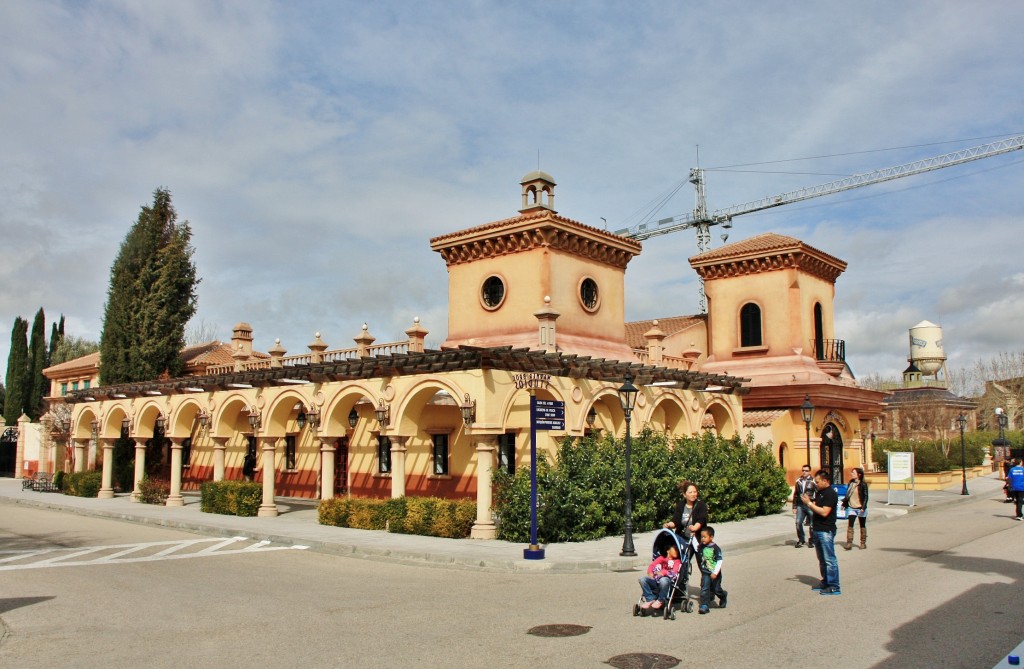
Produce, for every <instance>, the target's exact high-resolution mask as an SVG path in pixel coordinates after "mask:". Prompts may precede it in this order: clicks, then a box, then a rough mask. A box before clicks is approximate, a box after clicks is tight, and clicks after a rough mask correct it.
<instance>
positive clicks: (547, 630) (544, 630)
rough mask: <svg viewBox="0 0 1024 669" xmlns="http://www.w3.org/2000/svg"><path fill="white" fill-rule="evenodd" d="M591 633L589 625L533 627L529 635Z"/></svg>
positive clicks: (576, 634)
mask: <svg viewBox="0 0 1024 669" xmlns="http://www.w3.org/2000/svg"><path fill="white" fill-rule="evenodd" d="M589 631H590V627H589V626H588V625H537V626H536V627H531V628H530V629H529V631H527V634H532V635H534V636H579V635H581V634H586V633H587V632H589ZM666 666H668V665H666Z"/></svg>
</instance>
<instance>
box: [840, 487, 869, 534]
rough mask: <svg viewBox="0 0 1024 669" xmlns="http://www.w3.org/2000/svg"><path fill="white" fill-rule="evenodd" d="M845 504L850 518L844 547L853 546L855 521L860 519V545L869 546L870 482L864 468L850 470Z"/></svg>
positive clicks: (844, 499)
mask: <svg viewBox="0 0 1024 669" xmlns="http://www.w3.org/2000/svg"><path fill="white" fill-rule="evenodd" d="M843 506H844V507H846V517H847V518H848V519H849V520H848V524H847V526H846V543H845V544H843V548H845V549H846V550H850V549H852V548H853V521H854V520H855V519H857V518H859V519H860V547H861V548H867V547H868V527H867V525H868V483H867V481H865V480H864V470H863V469H861V468H860V467H854V468H853V469H852V470H851V471H850V483H849V484H848V485H847V486H846V497H844V498H843Z"/></svg>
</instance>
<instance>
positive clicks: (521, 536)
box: [494, 429, 790, 543]
mask: <svg viewBox="0 0 1024 669" xmlns="http://www.w3.org/2000/svg"><path fill="white" fill-rule="evenodd" d="M631 441H632V447H631V451H630V458H631V459H630V469H631V476H630V481H631V492H632V499H633V514H632V519H633V528H634V529H635V530H636V531H638V532H646V531H649V530H653V529H655V528H657V527H660V526H661V525H662V524H663V523H664V522H666V521H667V520H668V519H669V518H670V517H671V515H672V511H673V510H674V508H675V503H676V501H677V500H678V499H679V498H680V492H679V488H678V486H679V483H680V482H681V481H683V480H691V481H694V482H695V483H696V484H697V486H698V488H699V489H700V493H701V498H702V499H704V500H705V501H706V502H707V504H708V508H709V511H710V517H711V521H712V522H723V521H729V520H740V519H743V518H750V517H753V516H758V515H765V514H770V513H777V512H778V511H779V510H781V509H782V507H783V506H784V505H785V502H786V499H787V498H788V497H789V492H790V488H789V485H788V484H787V482H786V475H785V472H784V471H783V470H782V469H781V468H780V467H779V466H778V464H777V463H776V461H775V456H774V455H773V454H772V452H771V450H770V449H769V448H768V447H765V446H761V445H755V444H754V442H753V436H748V437H747V439H746V440H741V439H740V438H739V437H734V438H732V439H722V438H720V437H718V436H717V435H715V434H714V433H711V432H705V433H704V434H702V435H700V436H697V437H684V438H680V439H675V440H671V439H669V438H668V437H666V436H665V435H664V434H662V433H657V432H654V431H652V430H649V429H644V430H643V431H642V432H641V433H640V434H639V435H637V436H636V437H634V438H633V439H632V440H631ZM537 488H538V510H537V525H538V540H539V541H540V542H541V543H550V542H564V541H587V540H591V539H598V538H601V537H605V536H612V535H616V534H619V533H621V532H622V529H623V526H624V524H625V512H624V506H625V505H624V500H625V447H624V442H623V441H622V440H621V439H619V440H617V439H615V438H613V437H611V436H603V437H597V438H593V437H591V438H586V439H576V438H567V439H565V440H563V442H562V443H561V445H560V446H559V449H558V453H557V461H556V463H555V464H551V463H549V462H548V461H547V459H546V458H545V457H543V455H541V456H538V465H537ZM494 509H495V512H496V513H497V515H498V517H499V519H500V522H499V525H498V538H500V539H505V540H507V541H517V542H523V541H528V540H529V538H530V472H529V468H528V467H521V468H520V469H519V470H518V471H517V472H516V474H515V476H509V475H508V474H507V473H506V472H504V471H501V470H499V471H497V472H495V475H494Z"/></svg>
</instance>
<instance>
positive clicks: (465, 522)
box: [318, 497, 476, 539]
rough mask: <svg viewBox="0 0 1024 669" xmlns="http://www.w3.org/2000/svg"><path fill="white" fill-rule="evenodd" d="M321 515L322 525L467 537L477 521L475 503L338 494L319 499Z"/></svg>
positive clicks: (426, 498) (432, 535)
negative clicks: (353, 497)
mask: <svg viewBox="0 0 1024 669" xmlns="http://www.w3.org/2000/svg"><path fill="white" fill-rule="evenodd" d="M318 516H319V520H320V524H321V525H332V526H334V527H350V528H353V529H358V530H386V531H388V532H394V533H397V534H419V535H423V536H429V537H445V538H448V539H465V538H466V537H468V536H469V533H470V531H471V530H472V529H473V521H475V520H476V502H475V501H473V500H450V499H439V498H436V497H398V498H394V499H345V498H340V497H336V498H334V499H326V500H324V501H322V502H320V506H319V508H318Z"/></svg>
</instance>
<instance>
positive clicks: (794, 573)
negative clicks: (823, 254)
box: [0, 499, 1024, 669]
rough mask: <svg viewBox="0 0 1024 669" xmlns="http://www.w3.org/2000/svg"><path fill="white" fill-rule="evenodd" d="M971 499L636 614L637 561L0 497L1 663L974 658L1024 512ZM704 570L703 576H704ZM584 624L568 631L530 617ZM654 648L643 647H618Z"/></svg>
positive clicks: (989, 624)
mask: <svg viewBox="0 0 1024 669" xmlns="http://www.w3.org/2000/svg"><path fill="white" fill-rule="evenodd" d="M1010 515H1011V513H1010V508H1009V507H1008V506H1007V505H1004V504H1001V503H999V502H998V501H996V500H992V499H974V500H971V501H970V502H967V503H964V504H957V505H950V506H946V507H943V508H941V509H936V510H934V511H926V512H920V513H912V514H909V515H908V516H907V517H906V518H904V519H902V520H899V521H894V522H888V523H881V524H878V525H877V527H871V526H869V529H870V530H871V536H870V538H869V541H868V546H869V548H868V549H867V550H864V551H861V550H859V549H856V548H855V549H854V550H853V551H851V552H845V551H842V550H840V555H839V559H840V572H841V581H842V586H843V595H842V596H840V597H821V596H819V595H817V594H816V593H812V591H811V590H810V588H811V586H812V585H813V584H814V583H815V582H816V581H817V579H818V575H817V562H816V560H815V558H814V552H813V551H811V550H808V549H806V548H803V549H794V548H793V547H792V546H791V545H787V546H783V545H779V546H777V547H769V548H765V549H763V550H757V551H752V552H749V553H745V554H742V555H736V556H734V557H732V558H730V556H729V547H728V546H723V550H724V551H725V560H726V561H725V567H724V572H723V573H724V579H725V580H724V582H723V585H724V586H725V588H726V589H727V590H728V591H729V593H730V598H729V608H728V609H725V610H719V609H714V608H713V609H712V611H711V614H710V615H697V614H696V613H692V614H679V615H678V617H677V619H676V620H663V619H660V618H659V619H652V618H635V617H633V615H632V605H633V603H634V602H635V601H636V599H637V597H638V594H639V586H638V585H637V577H638V576H639V575H640V574H639V573H604V574H557V573H539V574H531V573H526V574H524V573H508V574H504V573H483V572H472V571H459V570H454V569H441V568H435V567H426V566H423V567H417V566H406V565H395V564H388V563H387V562H370V561H367V560H358V559H350V558H345V557H338V556H332V555H324V554H317V553H312V552H309V551H303V550H300V549H294V548H286V547H283V546H273V545H272V544H261V543H258V542H254V541H253V540H249V539H246V540H232V539H231V537H224V538H223V539H211V538H210V537H199V536H197V535H193V534H189V533H186V532H179V531H174V530H168V529H164V528H159V527H149V526H141V525H135V524H131V523H124V522H119V521H113V520H104V519H98V518H89V517H82V516H72V515H67V514H61V513H59V512H54V511H48V510H41V509H32V508H25V507H20V506H13V505H0V623H2V625H3V627H2V629H0V634H2V637H0V666H2V667H12V668H20V667H79V668H89V667H110V666H136V667H175V668H179V667H211V666H216V667H247V668H251V667H257V666H258V667H303V668H304V669H307V668H311V667H381V666H385V667H390V666H409V667H607V666H609V664H610V665H611V666H617V667H669V666H673V661H672V660H671V659H670V658H677V659H678V660H680V662H679V666H713V667H792V666H803V667H810V666H828V667H892V668H895V667H900V668H904V667H944V668H945V667H971V668H977V667H982V668H988V667H992V666H993V665H995V664H996V663H997V662H999V661H1000V660H1001V659H1002V658H1003V656H1004V655H1005V654H1006V653H1007V652H1008V651H1010V650H1011V649H1013V648H1014V647H1015V646H1016V645H1017V644H1019V643H1020V641H1021V639H1022V638H1024V606H1022V604H1024V578H1022V577H1024V563H1022V560H1021V555H1022V549H1024V523H1017V522H1014V521H1013V520H1011V519H1010ZM697 583H699V581H696V580H695V581H694V582H693V584H694V585H696V584H697ZM553 624H571V625H580V626H584V627H589V630H586V631H585V633H583V634H581V635H579V636H571V637H542V636H536V635H534V634H530V633H528V632H529V630H531V629H532V628H534V627H536V626H541V625H553ZM630 654H647V655H645V656H643V657H637V656H632V657H626V658H624V657H622V656H623V655H630Z"/></svg>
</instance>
